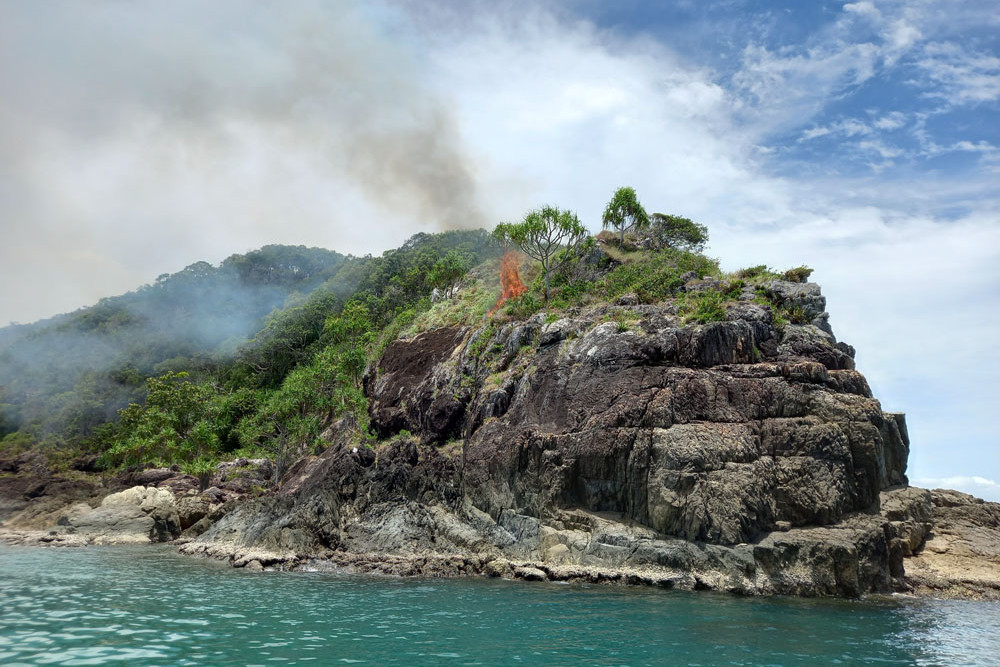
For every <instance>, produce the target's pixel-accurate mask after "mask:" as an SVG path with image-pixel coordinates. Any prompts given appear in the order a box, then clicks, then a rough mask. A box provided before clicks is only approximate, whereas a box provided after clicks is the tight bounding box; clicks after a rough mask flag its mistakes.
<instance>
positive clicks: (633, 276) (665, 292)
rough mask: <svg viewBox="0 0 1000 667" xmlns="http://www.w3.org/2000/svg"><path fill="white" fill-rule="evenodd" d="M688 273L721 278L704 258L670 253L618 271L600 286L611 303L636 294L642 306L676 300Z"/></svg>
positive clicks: (712, 265)
mask: <svg viewBox="0 0 1000 667" xmlns="http://www.w3.org/2000/svg"><path fill="white" fill-rule="evenodd" d="M689 271H694V272H695V273H697V274H698V275H709V276H711V275H718V274H719V266H718V263H717V262H715V261H714V260H711V259H709V258H707V257H705V256H704V255H699V254H697V253H690V252H686V251H683V250H673V249H667V250H664V251H661V252H658V253H653V254H651V255H648V256H643V258H642V259H641V260H638V259H637V260H636V261H632V262H629V263H627V264H621V265H620V266H617V267H615V269H614V270H612V271H611V272H610V273H608V275H606V276H605V277H604V279H603V281H601V283H600V284H599V286H600V290H601V293H602V294H603V296H604V298H606V299H608V300H613V299H615V298H617V297H619V296H622V295H623V294H629V293H633V294H635V295H636V296H637V297H638V299H639V301H640V302H642V303H657V302H659V301H663V300H664V299H667V298H670V297H673V296H676V294H677V293H678V290H679V288H680V287H681V286H682V285H683V284H684V281H683V280H681V276H682V275H683V274H685V273H688V272H689Z"/></svg>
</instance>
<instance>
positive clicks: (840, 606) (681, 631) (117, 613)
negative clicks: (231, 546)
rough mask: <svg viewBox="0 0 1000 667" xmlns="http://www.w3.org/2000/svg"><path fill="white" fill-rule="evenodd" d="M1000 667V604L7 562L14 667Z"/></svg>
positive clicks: (46, 555)
mask: <svg viewBox="0 0 1000 667" xmlns="http://www.w3.org/2000/svg"><path fill="white" fill-rule="evenodd" d="M111 664H114V665H240V666H244V665H344V664H368V665H817V664H840V665H852V664H878V665H991V664H994V665H1000V604H997V603H976V602H947V601H933V600H913V599H890V600H878V601H843V600H801V599H789V598H776V599H745V598H737V597H731V596H727V595H720V594H712V593H689V592H678V591H661V590H648V589H626V588H614V587H606V586H576V585H556V584H528V583H518V582H504V581H492V580H485V579H471V580H470V579H466V580H441V579H398V578H383V577H373V576H361V575H335V574H321V573H282V572H273V573H272V572H264V573H254V572H246V571H243V570H233V569H230V568H229V567H228V566H225V565H222V564H219V563H214V562H211V561H206V560H201V559H193V558H188V557H182V556H179V555H177V554H176V553H175V552H174V551H173V550H172V549H170V548H164V547H140V548H136V547H103V548H96V547H95V548H86V549H31V548H16V547H0V665H4V666H5V667H14V666H16V665H111Z"/></svg>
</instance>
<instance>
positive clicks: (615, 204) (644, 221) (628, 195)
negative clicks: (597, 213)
mask: <svg viewBox="0 0 1000 667" xmlns="http://www.w3.org/2000/svg"><path fill="white" fill-rule="evenodd" d="M601 224H602V225H603V226H604V229H608V228H614V229H617V230H618V231H619V233H620V234H621V236H620V239H619V242H618V245H619V247H624V245H625V232H627V231H628V230H630V229H633V228H634V229H645V228H646V227H649V215H647V213H646V209H644V208H643V207H642V204H640V203H639V198H638V197H637V196H636V194H635V190H634V189H632V188H629V187H622V188H618V189H617V190H616V191H615V194H614V195H613V196H612V197H611V201H609V202H608V205H607V207H605V209H604V215H603V216H602V217H601Z"/></svg>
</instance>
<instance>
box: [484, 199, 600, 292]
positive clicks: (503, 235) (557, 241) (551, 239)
mask: <svg viewBox="0 0 1000 667" xmlns="http://www.w3.org/2000/svg"><path fill="white" fill-rule="evenodd" d="M589 235H590V234H589V232H588V231H587V228H586V227H584V226H583V224H582V223H581V222H580V219H579V218H578V217H577V216H576V213H573V212H572V211H563V210H560V209H558V208H556V207H555V206H543V207H542V208H540V209H536V210H534V211H531V212H530V213H528V214H527V215H526V216H524V220H522V221H521V222H502V223H500V224H499V225H497V226H496V228H495V229H494V230H493V238H494V239H495V240H496V241H498V242H499V243H501V244H502V245H505V246H513V247H516V248H518V249H520V250H521V252H523V253H524V254H525V255H527V256H528V257H531V258H532V259H535V260H538V262H540V263H541V265H542V280H543V281H544V283H545V300H546V301H548V300H549V281H550V279H551V276H552V272H553V271H554V270H556V269H557V268H559V267H560V266H562V265H563V264H564V263H565V262H568V261H570V260H572V259H573V258H575V257H576V256H577V251H578V250H579V249H580V248H581V247H582V246H583V244H584V242H585V241H586V239H587V238H588V236H589Z"/></svg>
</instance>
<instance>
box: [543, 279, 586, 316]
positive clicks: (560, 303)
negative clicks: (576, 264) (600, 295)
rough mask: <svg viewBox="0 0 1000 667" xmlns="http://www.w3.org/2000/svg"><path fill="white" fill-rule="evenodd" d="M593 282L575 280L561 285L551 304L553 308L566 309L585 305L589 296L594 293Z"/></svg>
mask: <svg viewBox="0 0 1000 667" xmlns="http://www.w3.org/2000/svg"><path fill="white" fill-rule="evenodd" d="M594 288H595V284H594V282H593V281H591V280H574V281H572V282H569V283H565V284H563V285H561V286H560V287H559V288H558V289H557V291H556V294H555V296H554V297H552V299H551V300H550V302H549V305H550V306H551V307H552V308H558V309H564V308H571V307H573V306H580V305H583V303H584V301H585V299H586V297H587V295H588V294H590V293H591V292H593V291H594Z"/></svg>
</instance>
